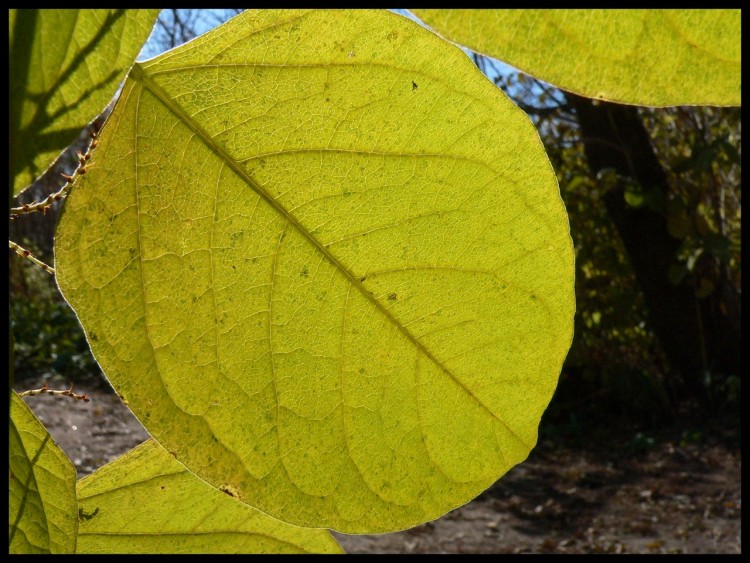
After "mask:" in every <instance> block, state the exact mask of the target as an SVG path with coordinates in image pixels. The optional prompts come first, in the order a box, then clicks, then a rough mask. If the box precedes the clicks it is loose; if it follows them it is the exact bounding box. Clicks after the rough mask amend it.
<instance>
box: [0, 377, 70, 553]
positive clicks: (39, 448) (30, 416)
mask: <svg viewBox="0 0 750 563" xmlns="http://www.w3.org/2000/svg"><path fill="white" fill-rule="evenodd" d="M9 442H10V443H9V447H10V450H9V465H10V483H9V489H8V490H9V499H8V523H9V525H10V530H9V540H8V541H9V544H10V548H9V549H10V553H73V552H74V551H75V546H76V533H77V531H78V519H77V518H76V494H75V482H76V469H75V467H74V466H73V464H72V463H71V462H70V460H69V459H68V458H67V457H66V455H65V454H64V453H63V451H62V450H61V449H60V448H59V447H57V445H56V444H55V443H54V441H53V440H52V437H51V436H50V435H49V434H48V433H47V430H46V429H45V428H44V426H43V425H42V423H41V422H39V419H37V417H36V416H34V413H33V412H31V409H29V407H28V406H27V405H26V403H24V401H23V399H21V397H19V396H18V394H17V393H15V392H14V391H11V397H10V432H9Z"/></svg>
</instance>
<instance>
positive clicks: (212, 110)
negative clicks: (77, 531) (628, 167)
mask: <svg viewBox="0 0 750 563" xmlns="http://www.w3.org/2000/svg"><path fill="white" fill-rule="evenodd" d="M56 266H57V276H58V282H59V285H60V288H61V290H62V291H63V293H64V295H65V297H66V299H67V300H68V301H69V302H70V303H71V305H72V306H73V307H74V309H75V310H76V312H77V314H78V316H79V318H80V319H81V322H82V324H83V326H84V328H85V330H86V333H87V336H88V339H89V342H90V344H91V348H92V350H93V352H94V354H95V356H96V358H97V360H98V361H99V362H100V364H101V365H102V367H103V369H104V371H105V373H106V374H107V377H108V378H109V379H110V381H111V382H112V384H113V385H114V386H115V388H116V389H117V390H118V392H120V393H121V394H122V395H123V396H124V398H125V399H126V400H127V401H128V402H129V405H130V407H131V408H132V410H133V412H134V413H135V415H136V416H137V417H138V418H139V419H140V420H141V421H142V422H143V424H144V425H145V426H146V427H147V428H148V430H149V432H150V433H151V434H152V435H153V436H154V437H155V438H156V439H158V440H159V441H160V442H161V444H162V445H164V446H165V447H166V448H167V449H168V450H169V451H170V452H173V453H174V454H175V455H176V457H177V459H178V460H179V461H181V462H183V463H184V464H185V465H187V466H188V468H190V469H191V470H192V471H194V472H196V473H197V474H198V475H200V476H201V477H202V478H203V479H205V480H207V481H208V482H210V483H212V484H213V485H214V486H217V487H218V486H228V487H231V488H232V489H233V490H236V491H237V493H238V496H239V497H240V498H241V499H242V500H244V501H245V502H247V503H249V504H252V505H254V506H257V507H258V508H260V509H261V510H263V511H264V512H267V513H269V514H271V515H272V516H275V517H278V518H280V519H283V520H285V521H288V522H291V523H294V524H298V525H303V526H313V527H315V526H321V527H331V528H335V529H338V530H342V531H346V532H350V533H358V532H384V531H389V530H395V529H401V528H406V527H409V526H412V525H414V524H417V523H419V522H424V521H426V520H430V519H433V518H436V517H439V516H440V515H442V514H444V513H445V512H447V511H448V510H450V509H452V508H454V507H456V506H459V505H461V504H463V503H465V502H467V501H468V500H470V499H472V498H473V497H475V496H476V495H477V494H479V493H480V492H481V491H483V490H484V489H485V488H486V487H488V486H489V485H490V484H492V483H493V482H494V481H495V480H496V479H497V478H498V477H499V476H501V475H502V474H503V473H505V472H506V471H507V470H508V469H509V468H510V467H512V466H513V465H515V464H516V463H518V462H520V461H522V460H523V459H525V458H526V456H527V455H528V453H529V451H530V449H531V448H532V447H533V446H534V444H535V443H536V439H537V427H538V423H539V419H540V417H541V414H542V412H543V411H544V409H545V407H546V406H547V404H548V402H549V400H550V397H551V396H552V393H553V391H554V389H555V386H556V383H557V377H558V374H559V370H560V367H561V364H562V361H563V359H564V357H565V354H566V352H567V350H568V347H569V345H570V342H571V338H572V321H573V311H574V295H573V250H572V243H571V239H570V235H569V228H568V221H567V216H566V213H565V209H564V206H563V204H562V201H561V199H560V194H559V190H558V187H557V183H556V180H555V176H554V173H553V171H552V168H551V166H550V164H549V161H548V159H547V157H546V155H545V152H544V149H543V147H542V144H541V142H540V140H539V137H538V135H537V133H536V131H535V129H534V127H533V125H532V124H531V122H530V121H529V119H528V117H527V116H526V115H525V114H524V113H523V112H522V111H520V110H519V109H518V108H517V107H516V106H514V105H513V104H512V103H511V102H510V101H509V100H508V99H507V98H506V97H505V95H504V94H503V93H502V92H500V91H499V90H498V89H497V88H495V87H494V86H493V85H492V84H491V83H490V82H489V81H487V80H486V79H485V78H484V77H483V76H482V75H481V73H480V72H479V71H478V69H476V67H475V66H474V65H473V64H472V63H471V61H470V60H469V59H468V58H467V57H466V55H465V54H464V53H463V52H461V51H460V50H459V49H457V48H456V47H454V46H452V45H450V44H448V43H446V42H444V41H442V40H440V39H439V38H437V37H436V36H435V35H434V34H432V33H430V32H429V31H427V30H425V29H423V28H422V27H420V26H418V25H417V24H415V23H414V22H412V21H410V20H408V19H405V18H402V17H400V16H397V15H395V14H391V13H389V12H386V11H373V10H369V11H311V12H302V11H261V12H257V11H253V12H247V13H243V14H242V15H241V16H238V17H236V18H235V19H233V20H231V21H230V22H228V23H227V24H225V25H223V26H221V27H219V28H217V29H216V30H214V31H212V32H210V33H209V34H207V35H204V36H202V37H200V38H198V39H196V40H194V41H192V42H190V43H188V44H186V45H184V46H183V47H180V48H178V49H175V50H173V51H171V52H168V53H166V54H164V55H163V56H161V57H159V58H157V59H154V60H152V61H150V62H147V63H144V64H142V65H141V64H136V65H135V67H134V68H133V71H132V73H131V76H130V78H129V79H128V80H127V82H126V84H125V87H124V89H123V92H122V96H121V98H120V100H119V102H118V104H117V106H116V108H115V110H114V112H113V114H112V116H111V117H110V119H109V121H108V123H107V125H106V126H105V128H104V131H103V133H102V137H101V144H100V146H99V148H98V149H97V150H96V152H95V153H94V155H93V157H92V159H91V166H90V171H89V173H87V174H86V176H85V177H84V178H83V179H82V180H81V181H79V183H77V184H76V186H75V187H74V188H73V191H72V193H71V195H70V197H69V198H68V200H67V202H66V206H65V209H64V211H63V216H62V217H61V220H60V223H59V226H58V231H57V236H56Z"/></svg>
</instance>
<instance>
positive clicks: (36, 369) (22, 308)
mask: <svg viewBox="0 0 750 563" xmlns="http://www.w3.org/2000/svg"><path fill="white" fill-rule="evenodd" d="M21 244H22V246H24V248H27V249H30V250H31V249H33V248H34V245H33V243H32V241H30V240H24V241H23V242H22V243H21ZM32 252H33V250H32ZM10 259H11V260H14V261H15V262H16V263H15V264H14V265H13V267H12V268H11V270H10V293H11V299H10V319H11V327H12V330H13V336H14V338H15V350H14V370H15V378H16V381H18V380H23V379H24V378H26V377H30V376H33V377H37V376H40V375H42V376H44V377H45V378H53V377H55V376H59V377H61V378H62V379H64V380H65V381H66V382H67V383H73V382H76V383H80V382H82V381H84V380H86V381H90V380H91V378H96V379H98V380H99V381H102V379H101V377H100V376H99V374H100V370H99V366H98V365H97V364H96V362H95V361H94V358H93V356H92V355H91V351H90V350H89V347H88V343H87V342H86V338H85V336H84V334H83V330H81V326H80V325H79V324H78V319H77V318H76V316H75V313H73V311H72V310H71V308H70V307H69V306H68V304H67V303H66V302H65V301H64V300H63V299H62V296H61V295H60V292H59V291H58V289H57V286H56V284H55V280H54V278H53V277H52V276H51V275H50V274H48V273H47V272H45V271H44V270H42V269H41V268H39V267H37V266H35V265H34V264H32V263H31V262H30V261H28V260H22V259H20V258H19V257H18V256H14V255H12V256H11V257H10Z"/></svg>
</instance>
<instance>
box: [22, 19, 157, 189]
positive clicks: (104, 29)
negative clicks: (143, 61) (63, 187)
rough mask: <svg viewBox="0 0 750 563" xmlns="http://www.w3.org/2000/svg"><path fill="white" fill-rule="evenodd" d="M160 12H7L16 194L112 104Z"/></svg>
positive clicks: (41, 172)
mask: <svg viewBox="0 0 750 563" xmlns="http://www.w3.org/2000/svg"><path fill="white" fill-rule="evenodd" d="M158 13H159V10H50V9H47V10H10V14H9V15H10V18H9V21H8V24H9V26H8V32H9V48H10V81H9V85H10V125H11V129H10V132H11V133H10V150H11V159H10V164H11V176H10V178H11V180H12V181H13V185H12V187H11V188H12V191H13V193H14V194H18V193H19V192H21V191H22V190H23V189H24V188H25V187H26V186H28V185H29V184H30V183H31V182H33V181H34V180H35V179H36V178H37V177H39V176H40V175H41V174H43V173H44V172H45V171H46V170H47V168H49V166H50V165H51V164H52V162H53V161H54V160H56V159H57V157H58V156H59V154H60V153H61V152H62V151H63V150H64V149H65V148H66V147H67V146H68V145H70V143H72V142H73V141H74V140H75V139H76V137H77V136H78V135H79V134H80V133H81V131H82V130H83V128H84V127H85V126H86V125H87V124H88V123H89V122H91V121H92V120H93V119H94V118H96V116H97V115H99V114H100V113H101V112H102V111H103V110H104V108H105V107H106V105H107V104H108V103H109V102H110V100H111V99H112V96H113V95H114V94H115V91H116V90H117V88H118V87H119V86H120V83H121V82H122V80H123V78H124V77H125V74H126V72H127V71H128V69H129V68H130V65H132V64H133V61H134V60H135V57H136V56H137V55H138V53H139V52H140V50H141V47H142V46H143V43H144V42H145V41H146V39H147V38H148V35H149V33H151V28H152V27H153V25H154V21H155V20H156V16H157V15H158Z"/></svg>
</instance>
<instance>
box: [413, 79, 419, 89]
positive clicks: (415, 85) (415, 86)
mask: <svg viewBox="0 0 750 563" xmlns="http://www.w3.org/2000/svg"><path fill="white" fill-rule="evenodd" d="M417 88H419V85H418V84H417V83H416V82H414V81H413V80H412V81H411V91H412V92H413V91H414V90H416V89H417Z"/></svg>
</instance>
